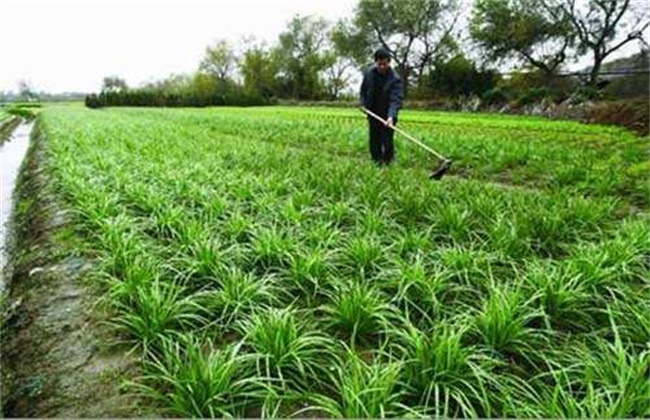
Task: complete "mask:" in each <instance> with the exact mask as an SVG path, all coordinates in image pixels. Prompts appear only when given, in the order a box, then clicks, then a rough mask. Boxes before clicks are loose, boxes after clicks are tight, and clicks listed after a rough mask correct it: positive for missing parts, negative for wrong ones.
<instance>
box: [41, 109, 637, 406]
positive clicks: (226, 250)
mask: <svg viewBox="0 0 650 420" xmlns="http://www.w3.org/2000/svg"><path fill="white" fill-rule="evenodd" d="M39 124H41V127H42V133H43V137H44V139H45V142H44V147H45V148H46V154H47V160H46V162H45V167H46V170H47V171H48V172H49V173H51V175H52V182H54V183H55V184H56V187H57V188H58V191H60V192H61V194H62V196H63V198H64V200H65V202H66V205H67V206H68V207H69V208H70V209H71V211H72V212H73V214H74V215H75V231H76V232H77V234H78V235H79V236H80V237H81V238H83V240H84V249H83V252H84V253H86V254H87V255H88V256H89V257H90V258H92V259H93V261H96V262H97V264H96V266H95V268H94V270H93V272H92V273H91V274H90V275H89V279H92V280H95V281H97V282H98V284H99V286H98V287H101V288H103V289H102V290H104V291H105V293H104V297H103V298H102V304H103V305H104V306H105V307H106V309H107V310H108V311H109V312H110V313H111V314H112V315H111V316H112V319H113V321H112V323H113V324H114V325H115V327H116V336H117V337H118V338H119V339H120V340H124V341H127V342H129V343H130V344H131V346H132V347H133V349H134V350H135V351H137V352H139V354H140V355H141V359H142V364H141V366H140V368H141V370H142V375H141V376H139V377H138V378H134V387H135V389H136V390H139V391H140V392H142V393H143V395H145V396H146V397H147V398H148V401H150V402H151V404H152V407H155V408H156V409H159V410H160V412H161V413H164V414H168V415H172V416H181V417H185V416H188V417H189V416H211V417H212V416H219V417H221V416H236V417H242V416H246V417H256V416H272V417H278V416H281V417H282V416H291V415H296V416H305V415H316V416H333V417H396V416H400V417H404V416H415V417H431V416H454V417H458V416H462V417H470V416H478V417H568V416H571V417H582V416H588V417H637V416H638V417H642V416H648V415H649V414H650V403H649V402H648V400H647V398H643V396H647V393H648V382H647V376H648V374H649V372H648V362H649V359H648V357H649V356H648V345H647V343H648V342H649V341H650V317H649V316H648V311H647V301H648V292H650V282H649V280H648V279H650V262H649V261H648V255H650V239H649V238H650V235H649V234H650V229H649V228H648V212H647V207H648V204H649V202H648V192H649V190H648V185H647V179H646V178H647V171H644V170H643V168H647V167H648V155H647V153H646V151H647V150H646V149H647V142H648V139H647V138H638V137H635V136H634V135H633V134H631V133H629V132H627V131H624V130H622V129H618V128H612V127H600V126H594V125H589V126H587V125H581V124H578V123H574V122H559V121H558V122H551V121H546V120H543V119H540V118H529V117H514V116H502V115H485V114H477V115H467V114H450V113H429V112H411V111H405V112H403V113H402V114H401V118H400V125H401V126H402V127H403V128H404V129H406V130H407V131H408V132H413V133H414V134H415V135H416V136H418V137H421V138H423V139H424V141H426V142H427V143H428V144H430V145H431V146H433V147H435V148H437V149H439V150H440V151H441V152H444V153H446V154H448V155H449V156H451V157H452V158H453V159H454V161H455V162H454V166H453V169H452V171H451V173H450V176H448V177H445V178H444V179H443V180H442V181H441V182H431V181H429V180H428V178H427V173H428V171H429V169H430V167H431V166H432V165H433V164H434V163H433V162H432V161H431V158H430V157H429V156H426V155H425V154H424V153H422V152H421V151H419V150H417V149H415V148H413V147H411V146H410V145H407V143H405V142H402V141H401V140H400V139H399V135H397V136H396V141H397V142H398V143H397V149H398V150H397V161H396V162H395V164H394V165H392V166H391V167H389V168H377V167H375V166H374V165H373V164H372V163H371V162H370V159H369V156H368V151H367V127H366V122H365V119H364V117H363V116H362V115H361V114H360V113H358V112H357V111H353V110H346V109H324V108H319V109H315V108H314V109H311V108H288V107H269V108H253V109H238V108H214V109H201V110H197V109H174V110H170V109H135V108H134V109H129V108H120V109H110V108H108V109H102V110H100V111H90V110H87V109H84V108H81V107H64V106H61V107H46V108H44V109H43V110H42V111H41V114H40V116H39ZM639 168H641V169H639Z"/></svg>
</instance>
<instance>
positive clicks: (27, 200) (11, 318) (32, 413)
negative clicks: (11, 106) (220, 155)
mask: <svg viewBox="0 0 650 420" xmlns="http://www.w3.org/2000/svg"><path fill="white" fill-rule="evenodd" d="M35 130H36V133H34V134H36V135H34V134H33V135H32V144H31V146H30V149H29V151H28V153H27V156H26V158H25V163H24V164H23V168H22V172H21V174H20V176H19V179H18V183H17V185H16V188H17V194H16V195H15V198H16V200H17V206H16V207H15V208H16V211H15V213H14V215H13V223H12V228H13V229H14V241H12V247H11V249H10V250H9V263H8V265H7V267H6V268H5V270H4V272H3V275H5V281H6V282H7V284H8V296H7V298H6V302H4V305H3V306H4V311H3V323H2V330H1V332H2V335H1V336H0V350H1V352H0V362H1V366H2V393H1V396H2V407H3V414H4V415H5V416H7V417H125V416H126V417H132V416H137V415H139V414H138V410H137V409H136V407H135V400H134V399H133V398H132V397H129V395H128V394H126V393H124V392H123V391H121V389H120V385H121V383H122V382H123V380H124V379H125V378H128V377H130V376H131V375H132V374H133V369H134V368H133V366H134V365H135V361H134V360H133V359H134V358H133V357H130V358H129V357H127V356H126V354H125V350H124V349H118V348H116V347H115V346H111V345H110V342H111V341H112V339H111V336H110V334H109V332H108V330H107V327H101V326H100V325H102V321H105V318H104V317H103V316H102V315H101V312H100V311H99V310H98V309H97V307H96V305H95V302H96V300H97V293H98V291H97V288H96V287H94V288H93V287H91V286H90V285H89V282H87V281H86V280H85V277H84V275H85V274H86V273H87V272H88V270H89V269H90V268H91V267H92V263H91V262H90V261H88V260H85V259H83V258H82V257H80V256H79V255H80V253H78V252H73V251H74V250H75V249H78V246H77V245H78V244H79V239H78V237H76V236H75V234H74V231H73V230H72V228H71V224H70V217H69V214H68V213H66V212H65V211H64V210H63V209H62V207H61V206H60V200H58V199H57V197H56V195H55V194H54V193H53V188H52V185H51V183H50V182H49V180H48V177H47V174H46V170H45V169H44V168H45V165H46V162H45V158H44V156H45V153H44V147H45V145H46V140H44V139H43V138H42V137H41V136H40V135H38V125H37V126H36V128H35Z"/></svg>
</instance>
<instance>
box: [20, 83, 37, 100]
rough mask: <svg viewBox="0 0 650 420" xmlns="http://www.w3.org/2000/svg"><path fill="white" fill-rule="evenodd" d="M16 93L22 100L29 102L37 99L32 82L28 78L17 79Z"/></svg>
mask: <svg viewBox="0 0 650 420" xmlns="http://www.w3.org/2000/svg"><path fill="white" fill-rule="evenodd" d="M18 94H19V96H20V98H21V100H23V101H27V102H31V101H34V100H37V99H38V95H37V94H36V92H35V90H34V87H33V86H32V83H31V82H30V81H28V80H24V79H22V80H19V81H18Z"/></svg>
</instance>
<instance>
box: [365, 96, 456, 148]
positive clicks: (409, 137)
mask: <svg viewBox="0 0 650 420" xmlns="http://www.w3.org/2000/svg"><path fill="white" fill-rule="evenodd" d="M363 112H365V113H366V114H368V115H370V116H371V117H373V118H375V119H377V120H379V121H381V122H382V123H383V124H384V125H386V120H385V119H383V118H382V117H380V116H379V115H377V114H375V113H374V112H372V111H371V110H369V109H367V108H365V107H364V108H363ZM389 127H390V128H392V129H393V130H395V131H397V132H398V133H400V134H401V135H403V136H404V137H406V138H407V139H409V140H410V141H412V142H413V143H415V144H417V145H418V146H420V147H421V148H423V149H424V150H426V151H427V152H429V153H431V154H432V155H434V156H436V157H437V158H438V159H442V160H447V158H446V157H444V156H443V155H441V154H440V153H438V152H436V151H435V150H433V149H432V148H430V147H429V146H427V145H426V144H424V143H422V142H421V141H420V140H418V139H416V138H415V137H413V136H411V135H409V134H408V133H407V132H405V131H404V130H401V129H399V128H397V127H395V126H394V125H390V126H389Z"/></svg>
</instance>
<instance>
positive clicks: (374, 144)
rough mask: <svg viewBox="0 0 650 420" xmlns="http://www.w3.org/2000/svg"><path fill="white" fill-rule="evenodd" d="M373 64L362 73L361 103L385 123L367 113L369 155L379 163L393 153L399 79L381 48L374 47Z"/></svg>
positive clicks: (400, 94) (401, 93)
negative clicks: (375, 49)
mask: <svg viewBox="0 0 650 420" xmlns="http://www.w3.org/2000/svg"><path fill="white" fill-rule="evenodd" d="M374 59H375V64H374V65H373V66H371V67H370V68H369V69H368V70H367V71H366V72H365V74H364V75H363V82H361V92H360V96H361V105H362V106H363V107H365V108H367V109H369V110H370V111H372V112H374V113H375V114H377V115H379V116H380V117H382V118H383V119H384V120H386V125H384V124H382V123H381V122H380V121H377V120H376V119H375V118H373V117H371V116H370V115H368V125H369V130H370V155H371V156H372V159H373V160H374V161H375V162H376V163H377V164H379V165H381V164H385V165H388V164H389V163H390V162H391V161H392V160H393V156H394V155H395V146H394V144H393V135H394V131H393V129H392V128H391V126H393V125H395V124H397V113H398V112H399V110H400V108H401V107H402V100H403V98H404V91H403V89H402V80H401V79H400V77H399V76H398V75H397V73H395V71H394V70H393V69H392V68H391V66H390V55H389V54H388V51H386V50H385V49H383V48H380V49H378V50H377V51H375V56H374Z"/></svg>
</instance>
